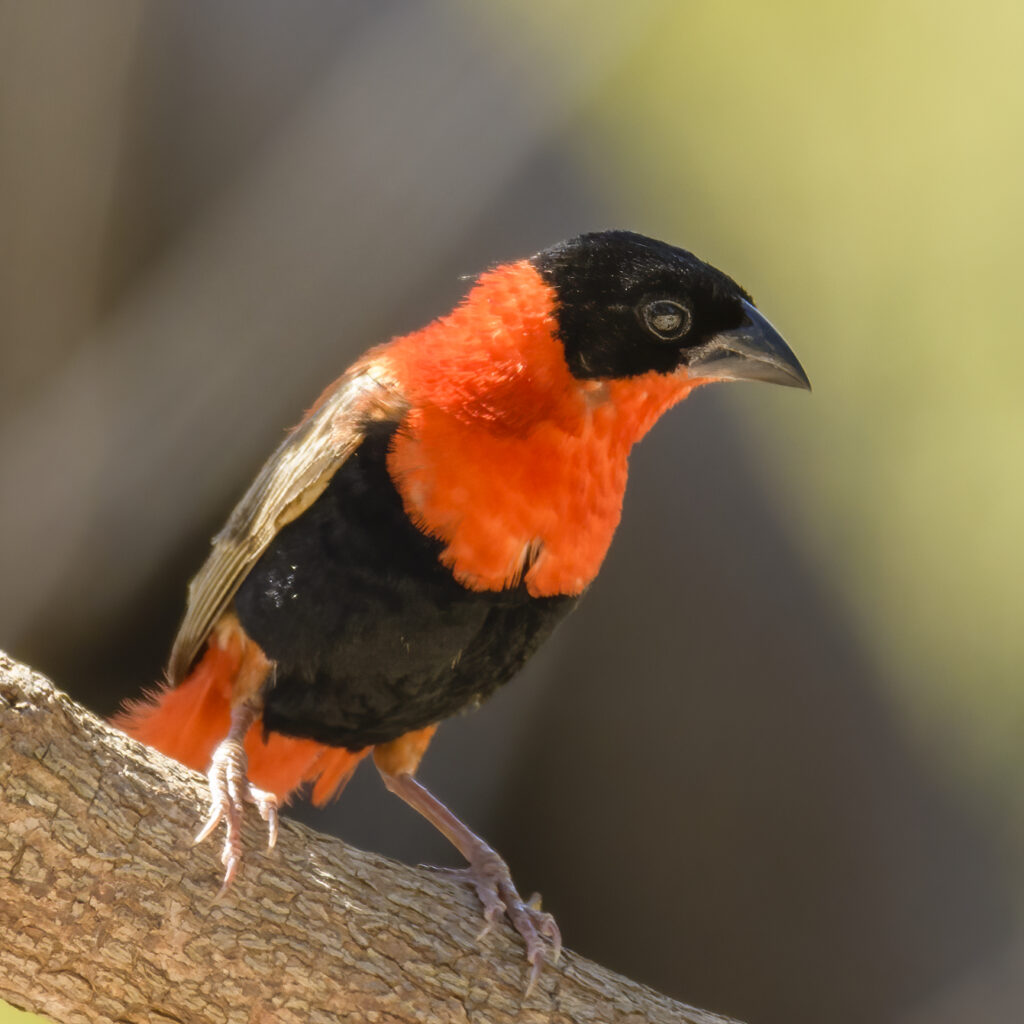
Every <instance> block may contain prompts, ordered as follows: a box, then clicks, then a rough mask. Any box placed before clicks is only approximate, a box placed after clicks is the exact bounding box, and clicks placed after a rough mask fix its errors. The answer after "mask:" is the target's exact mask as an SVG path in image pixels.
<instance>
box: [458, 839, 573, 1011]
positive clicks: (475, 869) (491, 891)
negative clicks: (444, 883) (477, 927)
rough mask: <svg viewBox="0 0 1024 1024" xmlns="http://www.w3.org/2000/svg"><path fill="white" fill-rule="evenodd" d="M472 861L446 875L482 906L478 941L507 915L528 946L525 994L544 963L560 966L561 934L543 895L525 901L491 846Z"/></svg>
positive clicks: (476, 853)
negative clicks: (468, 890)
mask: <svg viewBox="0 0 1024 1024" xmlns="http://www.w3.org/2000/svg"><path fill="white" fill-rule="evenodd" d="M481 845H482V849H480V850H478V851H474V852H475V856H474V857H473V860H472V861H471V862H470V864H469V866H468V867H465V868H446V869H444V874H446V875H448V876H449V877H451V878H455V879H457V880H460V881H465V882H469V883H470V884H471V885H472V886H473V888H474V889H476V894H477V896H478V897H479V899H480V902H481V904H482V905H483V910H484V927H483V930H482V931H481V932H480V934H479V935H478V936H477V938H478V939H482V938H483V937H484V936H485V935H486V934H487V933H488V932H489V931H490V930H491V929H492V928H493V927H494V925H495V922H497V921H498V919H499V918H500V917H501V916H502V915H505V916H506V917H508V919H509V921H511V922H512V927H513V928H515V930H516V931H517V932H519V934H520V935H521V936H522V938H523V941H524V942H525V943H526V959H527V961H528V962H529V964H530V976H529V978H528V979H527V983H526V995H527V996H528V995H529V994H530V993H531V992H532V991H533V987H534V985H535V984H536V983H537V979H538V978H539V977H540V972H541V970H542V968H543V967H544V964H545V963H547V962H548V957H549V954H550V960H551V963H553V964H556V963H558V958H559V957H560V956H561V953H562V933H561V932H560V931H559V930H558V925H557V924H556V923H555V919H554V917H552V916H551V914H548V913H546V912H545V911H543V910H541V907H540V896H539V895H538V894H537V893H534V894H533V896H531V897H530V899H528V900H524V899H523V898H522V897H521V896H520V895H519V891H518V890H517V889H516V887H515V885H514V884H513V882H512V875H511V873H510V872H509V869H508V865H507V864H506V863H505V861H504V860H502V859H501V857H500V856H499V855H498V854H497V853H496V852H495V851H494V850H492V849H491V848H490V847H489V846H486V845H485V844H481Z"/></svg>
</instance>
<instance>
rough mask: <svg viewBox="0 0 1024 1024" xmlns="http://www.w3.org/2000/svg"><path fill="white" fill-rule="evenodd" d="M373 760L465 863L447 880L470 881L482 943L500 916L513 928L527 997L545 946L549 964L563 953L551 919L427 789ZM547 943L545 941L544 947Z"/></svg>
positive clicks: (386, 782) (495, 856)
mask: <svg viewBox="0 0 1024 1024" xmlns="http://www.w3.org/2000/svg"><path fill="white" fill-rule="evenodd" d="M382 760H383V758H381V759H378V760H377V768H378V770H379V771H380V774H381V778H382V779H383V780H384V785H385V786H387V788H388V789H389V790H390V791H391V792H392V793H394V794H395V796H399V797H401V798H402V799H403V800H404V801H405V802H406V803H407V804H408V805H409V806H410V807H412V808H413V809H414V810H416V811H419V813H420V814H422V815H423V817H424V818H426V819H427V821H429V822H430V823H431V824H432V825H433V826H434V827H435V828H436V829H437V830H438V831H439V832H440V833H441V834H442V835H443V836H444V837H445V838H446V839H447V840H448V841H449V842H450V843H451V844H452V846H454V847H455V849H456V850H458V851H459V853H461V854H462V856H463V857H465V858H466V860H467V861H468V862H469V867H467V868H463V869H462V870H461V871H454V872H452V874H454V875H456V876H457V877H462V878H465V879H467V880H468V881H470V882H471V883H472V884H473V886H474V887H475V889H476V892H477V895H478V896H479V897H480V902H481V903H482V904H483V907H484V921H485V924H484V929H483V931H482V932H481V933H480V938H483V936H484V935H486V934H487V933H488V932H489V931H490V930H491V928H492V927H493V925H494V922H495V921H496V920H497V919H498V918H499V917H500V916H501V915H502V914H506V915H508V918H509V920H510V921H511V922H512V926H513V927H514V928H515V930H516V931H517V932H519V934H520V935H521V936H522V937H523V941H524V942H525V943H526V958H527V960H528V961H529V963H530V977H529V980H528V982H527V985H526V994H527V995H529V994H530V992H531V991H532V990H533V986H534V984H535V983H536V981H537V978H538V977H539V976H540V972H541V968H542V967H543V966H544V963H545V961H546V960H547V948H548V947H547V944H548V942H550V943H551V951H552V952H551V959H552V962H554V963H557V961H558V957H559V954H560V953H561V950H562V936H561V933H560V932H559V930H558V925H557V924H555V919H554V918H553V917H552V916H551V915H550V914H546V913H544V912H542V911H541V909H540V900H539V897H537V896H534V897H533V898H532V899H530V900H529V901H524V900H523V898H522V897H521V896H520V895H519V893H518V891H517V890H516V887H515V886H514V885H513V884H512V876H511V874H510V872H509V869H508V865H507V864H506V863H505V861H504V860H502V858H501V857H500V856H499V855H498V853H497V852H496V851H495V850H494V849H493V848H492V847H490V846H489V845H488V844H487V843H485V842H484V841H483V839H481V838H480V837H479V836H478V835H476V834H475V833H474V832H472V831H471V830H470V829H469V828H467V826H465V825H464V824H463V823H462V822H461V821H459V819H458V818H456V817H455V815H454V814H452V812H451V811H450V810H448V808H447V807H445V805H444V804H443V803H441V801H440V800H438V799H437V797H435V796H434V795H433V794H432V793H431V792H430V791H429V790H428V789H425V788H424V787H423V786H421V785H420V784H419V783H418V782H417V781H416V780H415V779H414V778H413V777H412V775H411V774H409V773H407V772H399V773H391V772H389V771H387V770H386V768H385V767H384V766H382V764H381V761H382ZM545 940H547V941H545Z"/></svg>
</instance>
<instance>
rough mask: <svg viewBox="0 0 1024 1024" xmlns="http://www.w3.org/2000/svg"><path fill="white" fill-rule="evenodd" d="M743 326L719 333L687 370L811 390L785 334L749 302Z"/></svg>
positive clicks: (695, 354)
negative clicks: (786, 340)
mask: <svg viewBox="0 0 1024 1024" xmlns="http://www.w3.org/2000/svg"><path fill="white" fill-rule="evenodd" d="M743 311H744V313H745V314H746V319H745V320H744V321H743V323H742V324H740V325H739V327H734V328H732V330H729V331H722V333H721V334H716V335H715V336H714V337H713V338H712V339H711V340H710V341H708V342H707V343H706V344H704V345H702V346H701V347H700V348H698V349H695V350H694V351H693V352H692V353H691V354H690V358H689V360H688V361H687V364H686V368H687V371H688V372H689V375H690V376H691V377H714V378H718V379H720V380H763V381H765V382H767V383H768V384H783V385H785V386H786V387H788V388H806V389H807V390H808V391H810V390H811V382H810V381H809V380H808V379H807V374H806V373H804V368H803V367H802V366H801V365H800V360H799V359H797V357H796V356H795V355H793V351H792V349H791V348H790V347H789V346H788V345H787V344H786V343H785V342H784V341H783V340H782V335H780V334H779V332H778V331H777V330H775V328H774V327H772V325H771V324H770V323H769V322H768V321H767V320H766V319H765V318H764V317H763V316H762V315H761V314H760V313H759V312H758V311H757V309H756V308H755V307H754V306H753V305H751V304H750V303H749V302H746V301H744V302H743Z"/></svg>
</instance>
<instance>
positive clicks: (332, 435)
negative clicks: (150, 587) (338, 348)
mask: <svg viewBox="0 0 1024 1024" xmlns="http://www.w3.org/2000/svg"><path fill="white" fill-rule="evenodd" d="M404 410H405V405H404V402H403V400H402V398H401V395H400V393H399V392H398V389H397V388H396V387H395V386H394V384H393V383H391V382H389V381H388V380H387V378H386V375H385V374H384V373H383V372H382V371H381V369H380V367H375V366H374V365H373V364H371V365H369V366H368V367H364V368H362V369H360V370H359V371H353V372H350V374H349V375H348V376H347V378H344V379H343V380H342V381H341V383H339V385H338V387H337V388H335V389H334V391H332V392H331V393H330V394H329V395H328V396H327V397H326V398H324V399H323V400H322V402H321V404H320V405H319V406H318V407H317V408H316V409H315V410H314V411H313V413H312V414H311V415H310V416H309V417H307V418H306V419H305V420H303V422H302V423H300V424H299V426H298V427H296V428H295V430H294V431H292V433H291V434H289V435H288V437H286V438H285V439H284V441H282V442H281V444H280V445H279V446H278V448H277V450H276V451H275V452H274V454H273V455H271V456H270V458H269V459H268V460H267V461H266V463H264V465H263V468H262V469H261V470H260V472H259V475H258V476H257V477H256V479H255V480H254V481H253V483H252V486H250V488H249V489H248V490H247V491H246V492H245V495H244V496H243V497H242V500H241V501H240V502H239V503H238V504H237V505H236V506H235V509H234V511H233V512H232V513H231V517H230V518H229V519H228V521H227V524H226V525H225V526H224V529H223V530H221V531H220V533H218V534H217V536H216V537H214V538H213V548H212V550H211V552H210V555H209V557H208V558H207V559H206V562H205V563H204V564H203V567H202V568H201V569H200V570H199V572H198V573H197V574H196V576H195V578H194V579H193V580H192V582H191V583H190V584H189V588H188V605H187V608H186V610H185V617H184V619H183V620H182V623H181V626H180V627H179V629H178V635H177V637H175V640H174V647H173V649H172V650H171V658H170V663H169V665H168V669H167V675H168V679H169V681H170V682H171V684H172V685H174V684H177V683H179V682H181V680H182V679H184V677H185V675H186V674H187V672H188V670H189V668H191V666H192V662H193V661H194V660H195V657H196V655H197V654H198V653H199V651H200V648H201V647H202V645H203V643H204V642H205V641H206V638H207V637H208V636H209V634H210V630H211V629H213V627H214V626H215V625H216V623H217V621H218V619H220V617H221V616H222V615H223V614H224V612H225V611H227V609H228V606H229V605H230V603H231V599H232V598H233V597H234V596H235V592H236V591H237V590H238V588H239V587H240V586H241V584H242V581H243V580H244V579H245V577H246V576H247V575H248V573H249V570H250V569H252V567H253V566H254V565H255V564H256V561H257V560H258V559H259V557H260V555H262V554H263V552H264V551H265V550H266V549H267V546H268V545H269V544H270V542H271V541H272V540H273V539H274V537H275V536H276V534H277V532H278V531H279V530H280V529H281V527H283V526H284V525H285V524H286V523H289V522H291V521H292V520H293V519H295V518H296V517H297V516H298V515H300V514H301V513H302V512H304V511H305V510H306V509H307V508H309V506H310V505H312V504H313V502H314V501H316V499H317V498H318V497H320V495H321V494H322V493H323V492H324V490H325V488H326V487H327V484H328V483H329V482H330V479H331V477H332V476H333V475H334V474H335V472H337V470H338V468H339V467H340V466H341V465H342V464H343V463H344V462H345V460H346V459H347V458H348V457H349V456H350V455H351V454H352V453H353V452H354V451H355V450H356V448H358V447H359V445H360V443H361V442H362V440H363V437H364V436H365V432H366V427H367V425H368V424H370V423H372V422H375V421H381V420H394V421H397V420H398V419H400V418H401V416H402V414H403V412H404Z"/></svg>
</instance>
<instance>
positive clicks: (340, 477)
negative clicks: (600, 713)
mask: <svg viewBox="0 0 1024 1024" xmlns="http://www.w3.org/2000/svg"><path fill="white" fill-rule="evenodd" d="M391 429H393V428H389V429H388V430H383V429H377V430H376V431H375V432H374V433H373V434H372V435H371V436H369V437H368V438H367V439H366V440H365V441H364V442H363V444H362V445H361V446H360V447H359V449H358V450H357V451H356V452H355V454H354V455H352V456H351V457H350V458H349V460H348V461H347V462H346V463H345V464H344V465H343V466H342V467H341V469H339V470H338V472H337V473H336V474H335V475H334V478H333V479H332V481H331V483H330V484H329V486H328V487H327V490H326V491H324V493H323V494H322V495H321V496H320V497H319V498H318V499H317V500H316V502H314V504H313V505H311V506H310V508H309V509H307V510H306V511H305V512H304V513H303V514H302V515H301V516H299V518H298V519H296V520H294V522H292V523H289V524H288V525H287V526H286V527H284V529H283V530H281V532H280V533H279V534H278V535H277V536H276V537H275V539H274V541H273V542H272V543H271V545H270V547H269V548H268V549H267V550H266V552H264V554H263V556H262V557H261V558H260V560H259V561H258V562H257V563H256V565H255V566H254V568H253V569H252V571H251V572H250V573H249V575H248V576H247V577H246V578H245V581H244V582H243V583H242V586H241V588H240V589H239V591H238V593H237V595H236V597H235V609H236V612H237V614H238V617H239V620H240V621H241V623H242V626H243V627H244V628H245V631H246V633H248V634H249V636H250V637H252V639H253V640H255V641H256V642H257V643H258V644H259V645H260V647H262V648H263V650H264V652H265V653H266V654H267V656H268V657H269V658H270V659H272V660H273V661H274V662H275V663H276V669H275V673H274V676H273V678H272V680H271V682H270V683H269V684H268V687H267V690H266V693H265V697H264V710H263V722H264V725H265V727H266V728H267V729H269V730H271V731H274V732H281V733H285V734H287V735H290V736H301V737H307V738H309V739H314V740H317V741H319V742H321V743H328V744H331V745H332V746H340V747H349V748H350V749H353V750H355V749H359V748H361V747H365V746H367V745H369V744H374V743H383V742H385V741H387V740H390V739H394V738H396V737H398V736H401V735H402V734H404V733H406V732H409V731H410V730H413V729H419V728H422V727H424V726H426V725H430V724H432V723H434V722H437V721H440V720H441V719H442V718H446V717H447V716H449V715H452V714H454V713H455V712H457V711H460V710H462V709H463V708H466V707H468V706H471V705H474V704H476V703H478V702H479V701H480V700H483V699H484V698H486V697H488V696H490V695H491V694H492V693H493V692H494V691H495V690H496V689H497V688H498V687H499V686H501V685H502V684H503V683H505V682H507V681H508V680H509V679H510V678H511V677H512V676H513V675H514V674H515V673H516V672H517V671H518V670H519V668H520V667H521V666H522V665H523V663H524V662H525V661H526V659H527V658H529V656H530V655H531V654H532V653H533V652H534V651H535V650H536V649H537V647H538V645H539V644H540V643H541V642H542V641H543V640H544V639H545V638H546V637H547V636H549V635H550V633H551V631H552V630H553V629H554V628H555V626H556V625H557V624H558V622H559V621H560V620H561V619H562V618H564V616H565V615H566V614H567V613H568V612H569V611H571V610H572V608H573V607H574V606H575V604H576V601H577V598H575V597H549V598H535V597H531V596H530V595H529V594H528V593H527V591H526V588H525V587H523V586H518V587H515V588H510V589H507V590H502V591H485V592H478V591H471V590H467V589H465V588H464V587H462V586H461V585H460V584H458V583H457V582H456V581H455V579H454V578H453V577H452V575H451V573H450V572H449V571H448V570H447V569H446V568H444V566H442V565H441V564H440V563H439V562H438V555H439V554H440V551H441V548H442V545H441V543H440V542H439V541H436V540H433V539H431V538H429V537H427V536H425V535H424V534H422V533H420V531H419V530H417V529H416V528H415V527H414V526H413V525H412V523H411V522H410V521H409V519H408V518H407V517H406V515H405V512H404V510H403V508H402V502H401V498H400V497H399V494H398V492H397V491H396V490H395V487H394V485H393V484H392V482H391V478H390V477H389V476H388V473H387V469H386V465H385V458H386V453H387V445H388V440H389V438H390V433H391Z"/></svg>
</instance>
